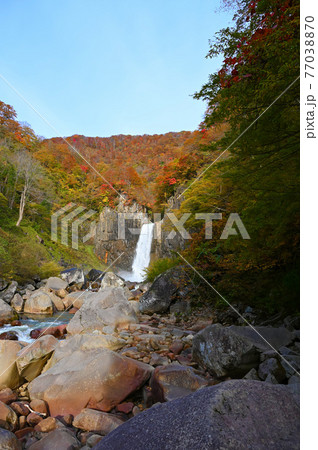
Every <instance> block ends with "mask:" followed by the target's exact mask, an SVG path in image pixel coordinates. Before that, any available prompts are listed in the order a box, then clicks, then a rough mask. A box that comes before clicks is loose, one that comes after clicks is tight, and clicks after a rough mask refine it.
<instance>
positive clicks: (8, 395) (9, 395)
mask: <svg viewBox="0 0 318 450" xmlns="http://www.w3.org/2000/svg"><path fill="white" fill-rule="evenodd" d="M17 398H18V396H17V394H16V393H15V392H13V391H12V390H11V389H10V388H5V389H2V390H1V391H0V401H1V402H3V403H5V404H6V405H8V404H9V403H11V402H14V401H15V400H16V399H17Z"/></svg>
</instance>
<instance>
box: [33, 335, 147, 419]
mask: <svg viewBox="0 0 318 450" xmlns="http://www.w3.org/2000/svg"><path fill="white" fill-rule="evenodd" d="M91 345H92V346H93V343H92V344H91ZM151 371H152V368H151V366H148V365H146V364H143V363H140V362H137V361H134V360H133V359H130V358H126V357H124V356H121V355H119V354H117V353H114V352H112V351H111V350H108V349H106V348H92V349H85V350H81V349H79V350H75V351H73V352H72V353H71V354H67V356H65V357H63V358H62V359H60V360H59V361H58V362H56V364H54V365H53V367H50V368H49V369H48V370H47V371H45V372H44V373H42V374H41V375H40V376H38V377H37V378H35V379H34V380H33V381H32V382H31V383H30V384H29V388H28V390H29V394H30V397H31V399H41V400H45V401H46V402H47V403H48V405H49V409H50V413H51V415H52V416H57V415H65V414H73V415H76V414H79V413H80V412H81V411H82V409H83V408H92V409H98V410H101V411H106V412H107V411H110V410H111V409H112V408H113V407H114V406H116V405H117V404H119V403H120V402H121V401H123V400H124V399H125V398H126V397H127V396H128V395H129V394H131V393H132V392H134V391H135V390H137V389H139V388H140V387H141V386H142V385H143V384H144V383H145V382H146V381H147V379H148V378H149V376H150V373H151Z"/></svg>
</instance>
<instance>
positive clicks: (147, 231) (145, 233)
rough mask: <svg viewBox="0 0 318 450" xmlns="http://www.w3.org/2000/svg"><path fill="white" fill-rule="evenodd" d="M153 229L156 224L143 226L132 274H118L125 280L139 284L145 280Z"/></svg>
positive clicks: (123, 272)
mask: <svg viewBox="0 0 318 450" xmlns="http://www.w3.org/2000/svg"><path fill="white" fill-rule="evenodd" d="M153 227H154V224H153V223H152V222H150V223H144V224H143V225H142V227H141V230H140V235H139V239H138V242H137V247H136V252H135V257H134V261H133V264H132V269H131V272H127V271H124V270H122V271H120V272H118V275H119V276H120V277H122V278H124V280H127V281H137V282H140V281H143V280H144V278H145V269H147V267H148V266H149V263H150V254H151V244H152V239H153Z"/></svg>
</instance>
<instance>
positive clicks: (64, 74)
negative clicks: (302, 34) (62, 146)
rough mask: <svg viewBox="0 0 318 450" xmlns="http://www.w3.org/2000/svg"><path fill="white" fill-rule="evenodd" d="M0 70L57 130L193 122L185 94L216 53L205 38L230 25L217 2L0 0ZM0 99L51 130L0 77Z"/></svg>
mask: <svg viewBox="0 0 318 450" xmlns="http://www.w3.org/2000/svg"><path fill="white" fill-rule="evenodd" d="M0 6H1V47H2V48H1V75H3V76H4V77H5V78H6V79H7V80H8V81H9V82H10V83H11V84H12V85H13V86H14V87H15V88H16V89H17V90H18V91H20V92H21V93H22V94H23V96H24V97H25V98H26V99H27V100H28V101H29V102H30V103H31V104H32V105H33V106H34V107H35V108H36V109H37V110H38V111H39V112H40V113H41V114H42V115H43V116H44V117H45V118H46V119H47V121H48V122H50V123H51V124H52V125H53V126H54V127H55V128H56V129H57V130H58V134H59V135H62V136H69V135H72V134H84V135H86V136H110V135H114V134H121V133H122V134H155V133H157V134H159V133H165V132H168V131H181V130H194V129H196V128H197V126H198V124H199V123H200V121H201V120H202V117H203V113H204V110H205V105H204V103H203V102H199V101H197V100H194V99H192V97H191V94H193V93H194V92H195V91H196V90H199V89H200V87H201V86H202V84H203V83H204V82H205V81H206V80H207V79H208V75H209V73H212V72H214V71H215V70H217V69H218V68H219V66H220V62H221V59H218V60H210V59H208V60H207V59H205V55H206V53H207V51H208V48H209V45H208V40H209V39H211V38H213V36H214V34H215V32H216V31H218V30H219V29H220V28H222V27H224V26H227V25H229V24H230V20H231V17H232V13H226V12H224V11H223V12H217V10H219V8H220V0H209V1H208V0H199V1H195V0H191V1H189V0H161V1H159V0H151V1H150V0H117V1H116V0H28V1H25V0H10V1H7V0H0ZM0 99H1V100H2V101H4V102H5V103H9V104H11V105H12V106H13V107H14V108H15V109H16V111H17V113H18V119H19V120H21V121H26V122H28V123H29V124H30V125H31V126H32V128H33V129H34V131H35V132H36V133H37V134H38V135H41V136H44V137H52V136H56V135H57V133H56V131H54V130H52V129H51V128H50V127H49V126H48V125H47V124H46V123H45V122H43V120H42V119H41V118H40V117H38V116H37V115H36V114H35V113H34V112H33V111H32V110H31V109H30V108H29V106H27V105H26V104H25V103H24V102H23V101H22V100H21V99H20V98H19V97H18V96H17V94H16V93H14V92H13V91H12V90H11V89H10V88H9V87H8V86H7V85H6V84H5V83H4V81H3V80H1V79H0Z"/></svg>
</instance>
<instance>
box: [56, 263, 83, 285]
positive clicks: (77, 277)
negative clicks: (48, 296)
mask: <svg viewBox="0 0 318 450" xmlns="http://www.w3.org/2000/svg"><path fill="white" fill-rule="evenodd" d="M61 278H62V280H64V281H65V282H66V283H67V284H68V285H69V286H71V285H74V284H76V285H77V286H78V287H80V286H81V285H83V284H84V282H85V276H84V272H83V270H82V269H77V268H76V267H74V268H72V269H66V270H63V272H61ZM63 289H65V288H63Z"/></svg>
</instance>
